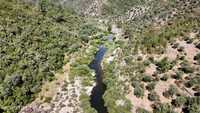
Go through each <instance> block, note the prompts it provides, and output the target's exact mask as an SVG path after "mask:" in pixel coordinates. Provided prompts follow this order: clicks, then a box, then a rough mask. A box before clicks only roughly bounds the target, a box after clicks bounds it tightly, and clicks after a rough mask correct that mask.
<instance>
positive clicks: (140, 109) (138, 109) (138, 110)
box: [136, 108, 150, 113]
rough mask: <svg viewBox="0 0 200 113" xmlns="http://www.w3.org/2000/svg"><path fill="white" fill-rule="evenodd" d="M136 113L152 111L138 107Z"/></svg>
mask: <svg viewBox="0 0 200 113" xmlns="http://www.w3.org/2000/svg"><path fill="white" fill-rule="evenodd" d="M136 113H150V112H149V111H147V110H146V109H143V108H137V110H136Z"/></svg>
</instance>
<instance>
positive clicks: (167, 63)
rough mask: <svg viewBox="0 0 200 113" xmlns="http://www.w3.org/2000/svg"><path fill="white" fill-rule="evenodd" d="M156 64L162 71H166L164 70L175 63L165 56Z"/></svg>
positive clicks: (170, 67)
mask: <svg viewBox="0 0 200 113" xmlns="http://www.w3.org/2000/svg"><path fill="white" fill-rule="evenodd" d="M156 66H158V67H157V69H158V71H160V72H161V73H164V72H166V71H168V70H170V69H172V67H173V66H174V64H173V62H170V61H169V60H168V59H167V58H163V59H162V60H160V61H159V62H156Z"/></svg>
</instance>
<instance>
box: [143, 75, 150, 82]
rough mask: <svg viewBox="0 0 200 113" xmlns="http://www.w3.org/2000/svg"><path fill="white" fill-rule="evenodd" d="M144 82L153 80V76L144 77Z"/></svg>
mask: <svg viewBox="0 0 200 113" xmlns="http://www.w3.org/2000/svg"><path fill="white" fill-rule="evenodd" d="M142 80H143V81H144V82H151V81H152V78H151V77H150V76H144V77H143V79H142Z"/></svg>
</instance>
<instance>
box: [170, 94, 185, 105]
mask: <svg viewBox="0 0 200 113" xmlns="http://www.w3.org/2000/svg"><path fill="white" fill-rule="evenodd" d="M186 101H187V99H186V97H184V96H178V97H177V98H176V99H175V100H172V105H174V106H175V107H181V106H182V105H184V104H185V103H186Z"/></svg>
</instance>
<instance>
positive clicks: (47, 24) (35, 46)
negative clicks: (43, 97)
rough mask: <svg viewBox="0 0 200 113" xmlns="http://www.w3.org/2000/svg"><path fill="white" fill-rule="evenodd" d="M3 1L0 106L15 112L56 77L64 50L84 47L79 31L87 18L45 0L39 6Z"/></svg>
mask: <svg viewBox="0 0 200 113" xmlns="http://www.w3.org/2000/svg"><path fill="white" fill-rule="evenodd" d="M0 4H1V6H0V25H1V26H0V37H1V38H0V43H1V46H0V50H1V61H0V64H1V65H0V82H1V83H0V108H1V109H3V110H5V112H7V113H16V112H17V111H18V110H20V108H21V107H22V106H23V105H25V104H27V103H29V102H31V101H32V100H34V97H35V94H37V92H39V91H40V87H41V85H42V84H43V82H44V81H51V80H53V79H54V73H56V72H57V71H58V70H59V69H60V68H61V67H62V66H63V65H64V53H67V54H69V53H72V52H75V51H78V49H79V48H80V47H81V45H82V41H84V40H85V39H82V38H78V37H77V34H76V32H79V31H78V30H79V26H80V25H81V24H82V23H84V19H82V18H80V17H78V16H76V15H75V14H73V13H72V12H70V11H68V10H64V9H62V8H59V7H55V6H53V5H52V4H50V3H48V2H47V1H45V0H43V1H41V3H40V7H34V6H31V5H26V4H24V3H22V2H15V1H14V0H9V1H4V0H1V1H0ZM88 32H90V31H88ZM83 68H84V67H83ZM87 71H88V70H87V69H86V72H87ZM47 100H49V99H47Z"/></svg>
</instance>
